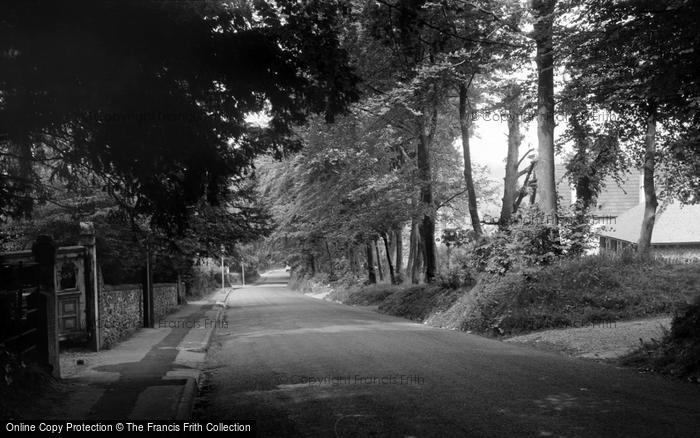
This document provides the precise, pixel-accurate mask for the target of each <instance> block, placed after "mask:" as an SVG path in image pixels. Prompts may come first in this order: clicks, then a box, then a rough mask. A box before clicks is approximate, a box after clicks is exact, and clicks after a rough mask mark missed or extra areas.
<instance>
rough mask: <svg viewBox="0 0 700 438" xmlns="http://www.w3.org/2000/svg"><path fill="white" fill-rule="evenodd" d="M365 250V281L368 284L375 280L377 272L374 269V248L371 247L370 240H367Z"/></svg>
mask: <svg viewBox="0 0 700 438" xmlns="http://www.w3.org/2000/svg"><path fill="white" fill-rule="evenodd" d="M365 250H366V254H367V281H368V282H369V283H370V284H374V283H376V282H377V274H376V273H375V271H374V249H373V248H372V241H367V243H366V244H365Z"/></svg>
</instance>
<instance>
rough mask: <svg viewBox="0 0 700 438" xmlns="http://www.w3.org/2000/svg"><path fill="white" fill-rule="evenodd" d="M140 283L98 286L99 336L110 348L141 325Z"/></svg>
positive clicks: (105, 346)
mask: <svg viewBox="0 0 700 438" xmlns="http://www.w3.org/2000/svg"><path fill="white" fill-rule="evenodd" d="M142 303H143V295H142V290H141V285H139V284H123V285H119V286H107V285H104V286H102V287H101V288H100V325H99V328H100V338H101V341H102V342H101V344H102V348H111V347H112V346H114V345H115V344H117V343H118V342H120V341H122V340H124V339H126V338H128V337H129V336H131V334H132V333H134V332H135V331H136V330H138V329H139V328H141V327H142V325H143V316H142V315H143V310H142Z"/></svg>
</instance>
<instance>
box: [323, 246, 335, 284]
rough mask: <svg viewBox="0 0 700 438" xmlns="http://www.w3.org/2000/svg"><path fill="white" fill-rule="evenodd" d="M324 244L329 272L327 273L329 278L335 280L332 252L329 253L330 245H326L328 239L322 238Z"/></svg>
mask: <svg viewBox="0 0 700 438" xmlns="http://www.w3.org/2000/svg"><path fill="white" fill-rule="evenodd" d="M323 242H324V243H325V244H326V253H327V254H328V268H329V270H330V272H329V273H328V275H329V277H330V279H331V280H335V272H334V270H333V254H331V247H330V246H329V245H328V241H327V240H325V239H324V241H323Z"/></svg>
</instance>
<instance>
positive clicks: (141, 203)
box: [0, 0, 356, 229]
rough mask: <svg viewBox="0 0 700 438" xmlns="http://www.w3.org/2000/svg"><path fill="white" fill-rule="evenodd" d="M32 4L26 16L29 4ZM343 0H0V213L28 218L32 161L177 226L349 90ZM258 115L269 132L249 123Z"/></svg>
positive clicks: (335, 108)
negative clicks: (82, 178) (91, 178)
mask: <svg viewBox="0 0 700 438" xmlns="http://www.w3.org/2000/svg"><path fill="white" fill-rule="evenodd" d="M39 10H40V11H41V13H37V11H39ZM343 12H344V7H343V4H342V2H340V1H324V2H304V3H303V4H300V3H297V2H293V1H278V2H275V3H274V6H272V5H271V4H270V3H268V2H260V1H251V2H209V1H190V2H188V1H177V2H175V1H173V2H163V1H129V0H127V1H120V2H114V1H70V2H50V3H46V2H38V1H21V2H20V1H17V2H14V1H13V2H3V5H2V6H1V10H0V17H2V18H1V19H0V135H1V136H2V137H1V139H0V141H1V142H2V143H1V147H0V153H1V154H2V157H1V160H0V187H1V189H2V190H0V192H1V196H0V214H2V215H4V216H7V215H18V214H26V213H27V212H28V211H29V210H30V209H31V200H32V199H33V198H36V181H37V178H35V176H36V175H35V174H33V168H32V167H33V166H32V164H36V163H43V164H47V165H48V166H49V168H50V169H51V172H53V173H55V174H58V175H60V176H63V177H69V176H71V175H73V174H76V173H81V174H82V175H85V174H90V175H96V176H97V177H98V179H97V182H98V183H99V184H102V185H103V186H104V188H105V189H106V190H108V191H109V192H110V193H111V194H113V195H114V196H115V198H117V199H118V200H119V201H120V203H121V204H122V206H123V207H125V208H127V209H129V210H130V211H131V212H132V213H133V214H137V215H138V214H147V215H151V217H152V223H153V224H155V225H156V226H159V227H161V228H166V229H176V228H182V226H183V224H184V222H185V218H186V217H187V207H188V206H192V205H194V204H195V203H196V202H197V201H198V200H199V199H201V198H202V197H205V198H206V199H207V200H208V201H209V202H211V203H216V202H217V201H218V200H220V199H221V198H222V196H223V195H225V193H226V191H227V187H228V184H229V180H230V178H231V177H235V176H240V175H242V174H245V173H246V172H247V170H248V169H249V167H250V165H251V163H252V159H253V158H254V157H255V156H256V155H258V154H260V153H265V152H272V153H279V152H281V151H283V150H285V149H287V148H290V147H292V148H293V147H294V146H295V142H294V140H293V136H292V135H291V129H290V127H291V126H292V125H294V124H296V123H300V122H303V121H304V120H305V118H306V116H307V115H308V114H309V113H312V112H321V113H325V115H326V117H327V118H329V119H330V118H332V117H333V115H334V114H336V113H338V112H339V111H341V110H342V108H343V107H344V106H345V105H346V103H348V102H349V101H351V100H353V99H354V98H355V92H354V87H355V82H356V79H355V76H354V75H353V73H352V72H351V70H350V68H349V67H348V66H347V62H346V56H345V53H344V51H343V50H341V49H340V48H339V44H338V40H337V36H336V35H337V32H335V26H336V19H337V17H338V16H339V15H340V14H342V13H343ZM262 111H264V112H265V113H267V115H269V117H270V122H269V124H268V125H267V126H266V127H252V126H250V125H249V124H248V123H246V117H247V116H249V115H250V114H253V113H257V112H262Z"/></svg>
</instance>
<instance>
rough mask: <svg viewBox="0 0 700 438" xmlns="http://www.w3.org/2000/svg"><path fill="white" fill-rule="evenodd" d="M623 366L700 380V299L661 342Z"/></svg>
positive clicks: (626, 360) (638, 352)
mask: <svg viewBox="0 0 700 438" xmlns="http://www.w3.org/2000/svg"><path fill="white" fill-rule="evenodd" d="M621 363H622V364H623V365H630V366H636V367H638V368H642V369H645V370H650V371H655V372H660V373H664V374H670V375H673V376H677V377H683V378H688V379H689V380H692V381H695V382H698V380H699V379H700V297H698V298H697V299H696V300H695V301H694V302H693V304H691V305H688V306H686V307H685V309H683V310H682V311H681V312H679V313H678V314H677V315H676V317H675V318H674V319H673V322H672V323H671V330H670V331H667V332H666V334H665V335H664V337H663V339H661V340H652V341H650V342H646V343H643V344H642V345H641V346H640V348H639V349H637V350H636V351H634V352H632V353H630V354H628V355H627V356H625V357H623V358H622V359H621Z"/></svg>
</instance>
